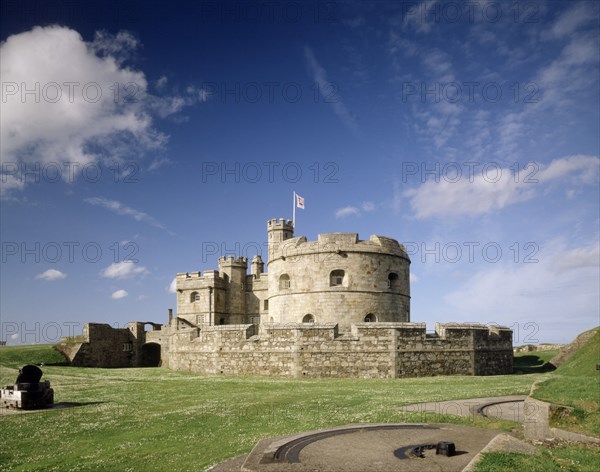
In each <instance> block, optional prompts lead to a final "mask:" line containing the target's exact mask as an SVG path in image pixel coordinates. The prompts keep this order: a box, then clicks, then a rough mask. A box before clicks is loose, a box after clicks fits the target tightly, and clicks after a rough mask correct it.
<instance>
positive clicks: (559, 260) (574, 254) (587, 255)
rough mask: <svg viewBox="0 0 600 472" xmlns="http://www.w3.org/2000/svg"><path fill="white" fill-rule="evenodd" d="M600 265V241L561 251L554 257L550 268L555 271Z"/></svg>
mask: <svg viewBox="0 0 600 472" xmlns="http://www.w3.org/2000/svg"><path fill="white" fill-rule="evenodd" d="M598 266H600V243H598V242H595V243H593V244H591V245H589V246H584V247H578V248H575V249H572V250H570V251H566V250H563V251H560V252H558V254H556V255H555V257H553V258H552V262H551V264H550V268H551V269H552V270H553V271H555V272H563V271H566V270H576V269H581V268H584V267H598Z"/></svg>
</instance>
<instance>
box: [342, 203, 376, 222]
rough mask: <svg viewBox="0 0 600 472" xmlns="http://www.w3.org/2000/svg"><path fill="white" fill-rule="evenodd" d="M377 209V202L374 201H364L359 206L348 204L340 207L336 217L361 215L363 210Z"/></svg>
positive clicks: (367, 211) (366, 211)
mask: <svg viewBox="0 0 600 472" xmlns="http://www.w3.org/2000/svg"><path fill="white" fill-rule="evenodd" d="M371 211H375V204H374V203H373V202H368V201H367V202H363V203H362V204H361V205H360V208H359V207H355V206H346V207H343V208H340V209H338V210H337V211H336V212H335V217H336V218H346V217H347V216H352V215H357V216H358V215H360V214H361V213H362V212H365V213H369V212H371Z"/></svg>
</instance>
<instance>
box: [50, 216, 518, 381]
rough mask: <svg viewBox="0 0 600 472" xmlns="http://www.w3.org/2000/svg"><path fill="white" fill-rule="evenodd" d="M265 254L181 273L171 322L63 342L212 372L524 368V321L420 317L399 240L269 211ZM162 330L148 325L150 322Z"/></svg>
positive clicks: (86, 351)
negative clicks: (517, 331)
mask: <svg viewBox="0 0 600 472" xmlns="http://www.w3.org/2000/svg"><path fill="white" fill-rule="evenodd" d="M267 234H268V270H267V271H266V272H265V270H264V266H265V264H264V262H263V260H262V258H261V256H260V255H257V256H255V257H254V258H253V259H252V261H251V263H250V274H248V273H247V272H248V260H247V259H246V258H244V257H238V258H234V257H231V256H230V257H221V258H219V269H218V270H208V271H204V272H203V273H200V272H195V273H189V272H183V273H178V274H177V277H176V297H177V314H176V316H175V317H174V316H173V314H172V310H169V320H168V323H167V324H166V325H158V324H155V323H143V322H133V323H129V326H128V328H112V327H110V326H109V325H105V324H94V323H88V324H86V326H85V328H84V333H83V336H79V337H70V338H65V339H64V340H63V341H62V342H61V343H60V344H59V345H58V347H57V348H58V349H59V350H60V351H61V352H63V353H64V354H65V356H66V357H67V358H68V359H69V360H70V362H71V363H72V364H74V365H95V366H104V367H125V366H150V365H162V366H165V367H168V368H171V369H175V370H189V371H194V372H200V373H207V374H232V375H244V374H252V375H282V376H296V377H298V376H308V377H380V378H385V377H388V378H395V377H407V376H421V375H451V374H463V375H492V374H508V373H512V355H513V352H512V331H511V330H510V329H508V328H504V327H493V328H488V327H487V326H484V325H478V324H436V332H435V334H429V333H426V330H425V324H424V323H411V322H410V283H409V267H410V259H409V257H408V255H407V253H406V250H405V248H404V247H403V246H402V245H401V244H399V243H398V242H397V241H396V240H394V239H391V238H386V237H383V236H371V237H370V238H369V239H368V240H360V239H359V238H358V234H356V233H330V234H320V235H319V236H318V240H317V241H307V240H306V237H303V236H302V237H295V236H294V227H293V225H292V222H291V221H289V220H284V219H280V220H276V219H272V220H270V221H268V222H267ZM148 325H149V326H150V328H151V330H149V331H146V330H145V327H146V326H148Z"/></svg>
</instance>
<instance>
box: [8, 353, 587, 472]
mask: <svg viewBox="0 0 600 472" xmlns="http://www.w3.org/2000/svg"><path fill="white" fill-rule="evenodd" d="M39 362H44V363H45V364H46V366H45V367H43V368H42V369H43V370H44V379H47V380H50V381H51V383H52V387H53V388H54V390H55V401H56V402H76V403H80V405H79V406H77V407H75V408H68V409H62V410H60V409H59V410H51V411H43V412H36V413H27V414H21V415H14V416H13V415H10V416H9V415H0V445H1V446H2V447H0V470H39V471H42V470H43V471H52V470H55V471H68V470H78V471H81V470H90V471H91V470H94V471H96V470H142V469H143V470H148V471H152V470H180V469H181V470H204V468H205V467H207V466H208V465H211V464H214V463H216V462H219V461H221V460H224V459H227V458H229V457H233V456H236V455H239V454H243V453H247V452H249V451H250V450H251V449H252V447H253V446H254V445H255V444H256V442H258V440H259V439H262V438H265V437H272V436H279V435H284V434H291V433H295V432H300V431H307V430H314V429H319V428H324V427H329V426H336V425H342V424H348V423H363V422H365V423H366V422H390V423H391V422H450V423H458V424H465V425H470V426H478V427H483V428H494V429H501V430H510V429H512V428H516V427H518V425H517V423H513V422H509V421H500V420H492V419H487V418H482V417H476V418H460V417H455V416H449V415H442V414H434V413H422V412H419V413H417V412H401V411H398V407H399V406H402V405H407V404H411V403H418V402H424V401H441V400H452V399H462V398H474V397H487V396H499V395H522V394H528V393H529V389H530V387H531V384H532V383H533V382H534V381H536V380H541V379H544V378H547V377H549V376H550V377H551V376H552V375H554V373H552V374H548V373H528V374H522V375H505V376H493V377H470V376H449V377H428V378H418V379H389V380H361V379H282V378H264V377H263V378H261V377H208V376H199V375H196V374H191V373H185V372H172V371H169V370H166V369H161V368H148V369H96V368H76V367H68V366H61V365H50V364H59V363H60V362H62V358H61V357H60V355H58V354H57V353H55V352H54V351H53V350H52V349H51V347H50V346H24V347H10V346H9V347H1V348H0V385H5V384H10V383H12V382H14V379H15V377H16V374H17V367H20V366H22V365H24V364H26V363H39ZM534 372H535V370H534ZM546 449H547V448H540V450H541V452H540V453H539V454H538V456H539V457H538V456H535V457H533V458H531V457H526V456H520V455H514V454H506V455H502V454H501V455H497V456H498V457H496V455H490V456H489V457H486V459H485V460H486V461H487V462H484V464H483V467H488V468H484V469H481V470H496V471H500V470H510V471H515V470H521V469H520V467H515V466H513V465H510V464H512V463H513V462H515V461H517V462H518V461H519V460H521V461H526V462H518V463H519V464H525V467H527V468H528V469H530V470H559V469H558V468H556V467H560V466H561V464H563V462H561V461H563V458H562V456H560V451H559V450H558V449H553V450H552V451H548V450H546ZM578 451H579V449H577V451H575V450H570V449H568V448H567V449H566V450H564V451H563V455H564V456H570V455H573V454H575V456H574V457H576V458H578V459H577V460H578V461H580V462H581V464H580V465H581V467H580V468H568V469H567V470H586V469H585V467H584V465H583V464H584V463H585V462H586V461H588V460H590V457H594V458H597V457H598V456H597V450H596V451H594V450H592V449H590V450H589V451H588V450H587V449H585V448H582V451H583V452H578ZM557 454H558V455H557ZM594 454H595V455H594ZM513 456H517V457H516V458H515V457H513ZM532 460H533V461H538V462H531V461H532ZM564 460H566V459H564ZM511 461H512V462H511ZM506 464H508V465H506ZM531 464H534V465H531ZM546 464H550V465H551V466H552V467H555V469H552V468H545V465H546ZM489 467H492V468H489ZM478 470H479V469H478Z"/></svg>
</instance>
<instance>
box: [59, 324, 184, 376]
mask: <svg viewBox="0 0 600 472" xmlns="http://www.w3.org/2000/svg"><path fill="white" fill-rule="evenodd" d="M147 325H151V326H152V329H153V330H152V331H148V332H146V331H144V327H145V326H147ZM173 325H174V326H176V325H177V320H175V321H174V322H173ZM159 328H160V325H157V324H155V323H142V322H132V323H129V324H128V327H127V328H113V327H112V326H110V325H108V324H102V323H86V324H85V325H84V328H83V334H82V335H81V336H72V337H67V338H64V339H63V340H61V342H60V343H58V344H57V345H56V349H57V350H58V351H59V352H61V353H62V354H63V355H64V356H65V357H66V358H67V360H68V361H69V363H70V364H71V365H74V366H79V367H140V366H150V365H153V366H157V365H160V360H161V358H165V359H167V358H168V346H169V342H168V339H167V338H166V337H163V336H162V334H163V333H164V332H163V331H161V330H160V329H159ZM163 346H164V348H163ZM156 356H158V359H157V358H156Z"/></svg>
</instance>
